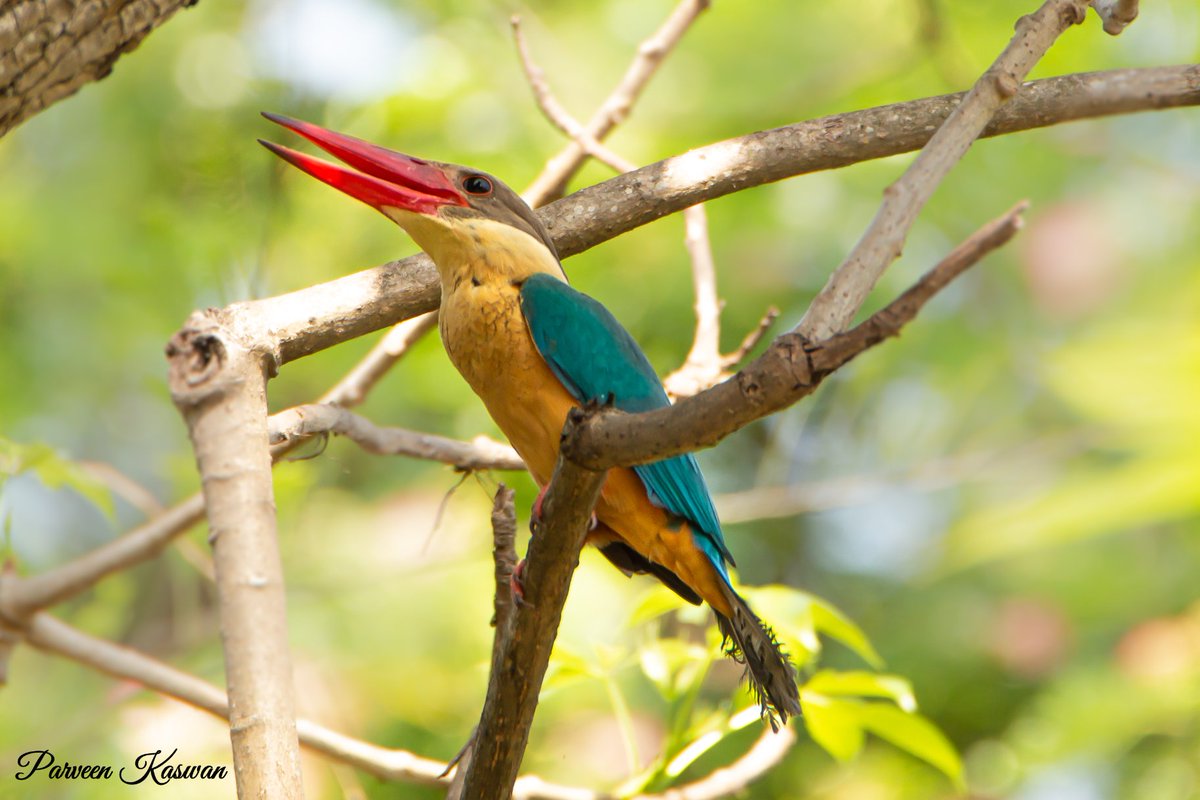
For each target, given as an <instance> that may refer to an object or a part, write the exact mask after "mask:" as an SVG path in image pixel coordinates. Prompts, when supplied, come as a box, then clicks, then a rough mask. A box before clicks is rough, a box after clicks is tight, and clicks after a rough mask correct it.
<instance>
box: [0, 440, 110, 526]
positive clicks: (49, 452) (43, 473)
mask: <svg viewBox="0 0 1200 800" xmlns="http://www.w3.org/2000/svg"><path fill="white" fill-rule="evenodd" d="M23 472H32V473H33V474H34V475H36V476H37V478H38V480H40V481H41V482H42V483H43V484H44V485H45V486H46V488H48V489H61V488H63V487H66V488H68V489H72V490H74V491H75V492H76V493H78V494H79V495H80V496H81V497H83V498H84V499H85V500H87V501H88V502H89V503H91V504H92V505H94V506H96V508H98V509H100V510H101V511H102V512H103V513H104V514H105V516H107V517H109V518H110V519H111V518H113V517H114V516H115V515H116V509H115V508H114V506H113V499H112V493H111V492H110V491H109V490H108V487H107V486H105V485H104V483H103V482H101V481H100V480H99V479H97V478H96V477H95V476H93V475H92V474H91V473H90V472H88V471H87V470H86V469H85V468H84V467H82V466H80V465H79V464H77V463H75V462H74V461H71V460H70V459H67V458H64V457H63V456H61V455H59V453H58V452H57V451H56V450H54V448H52V447H50V446H49V445H47V444H41V443H37V442H35V443H33V444H21V443H19V442H14V441H12V440H10V439H5V438H3V437H0V473H2V474H6V475H19V474H21V473H23Z"/></svg>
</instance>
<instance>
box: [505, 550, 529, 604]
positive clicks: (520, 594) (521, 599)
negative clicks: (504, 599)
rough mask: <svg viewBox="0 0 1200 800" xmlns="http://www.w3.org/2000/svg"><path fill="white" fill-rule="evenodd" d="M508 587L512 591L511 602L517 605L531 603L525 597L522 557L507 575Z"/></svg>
mask: <svg viewBox="0 0 1200 800" xmlns="http://www.w3.org/2000/svg"><path fill="white" fill-rule="evenodd" d="M508 588H509V589H510V590H511V591H512V596H513V602H514V603H516V605H517V606H532V605H533V604H532V603H530V602H529V601H528V600H526V599H525V559H523V558H522V559H521V560H520V561H518V562H517V565H516V566H515V567H513V571H512V574H511V575H509V576H508Z"/></svg>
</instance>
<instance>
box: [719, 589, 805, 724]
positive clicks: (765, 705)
mask: <svg viewBox="0 0 1200 800" xmlns="http://www.w3.org/2000/svg"><path fill="white" fill-rule="evenodd" d="M724 594H725V599H726V600H728V601H729V605H730V606H732V608H733V615H732V616H730V617H727V616H725V615H724V614H722V613H720V612H714V613H715V614H716V617H717V626H718V627H719V628H720V630H721V634H722V635H723V636H724V637H725V641H726V642H727V643H728V650H727V653H728V654H729V655H730V656H732V657H733V659H734V660H735V661H737V662H738V663H740V664H745V665H746V676H747V677H748V678H749V680H750V686H751V687H752V688H753V689H754V694H755V696H756V697H757V698H758V702H759V704H760V705H761V706H762V713H763V716H764V717H765V718H766V719H767V721H769V722H770V723H771V729H772V730H776V731H777V730H779V727H778V726H779V724H780V723H782V724H784V725H786V724H787V721H788V717H789V716H797V717H798V716H800V692H799V690H798V689H797V688H796V671H795V668H794V667H793V666H792V663H791V661H789V660H788V657H787V654H786V653H784V652H783V648H781V647H780V646H779V642H778V641H777V640H776V639H775V634H774V633H773V632H772V631H771V629H770V628H769V627H767V626H766V625H765V624H764V623H763V621H762V620H760V619H759V618H758V616H757V615H755V613H754V612H753V611H751V610H750V606H749V605H747V604H746V601H745V600H743V599H742V598H741V597H740V596H739V595H738V593H737V592H735V591H734V590H733V589H732V587H728V586H727V587H725V589H724ZM776 716H778V721H777V720H776Z"/></svg>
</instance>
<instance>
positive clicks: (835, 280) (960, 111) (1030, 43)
mask: <svg viewBox="0 0 1200 800" xmlns="http://www.w3.org/2000/svg"><path fill="white" fill-rule="evenodd" d="M1089 4H1090V0H1046V2H1045V3H1044V4H1043V5H1042V6H1041V8H1039V9H1038V10H1037V11H1035V12H1034V13H1032V14H1030V15H1028V16H1025V17H1022V18H1021V19H1019V20H1018V21H1017V25H1016V34H1015V35H1014V36H1013V38H1012V40H1011V41H1010V42H1009V43H1008V46H1007V47H1005V48H1004V50H1003V52H1001V53H1000V56H999V57H998V58H997V59H996V60H995V62H993V63H992V66H991V67H989V68H988V70H987V72H985V73H984V74H983V76H982V77H981V78H980V79H979V80H978V81H977V82H976V83H975V86H974V87H972V88H971V91H969V92H967V95H966V97H964V98H963V100H962V103H961V104H960V105H959V106H958V108H956V109H955V110H954V112H953V113H951V114H950V116H949V117H948V118H947V119H946V122H945V123H944V124H942V126H941V127H940V128H938V130H937V132H936V133H934V135H933V137H932V138H931V139H930V140H929V142H928V144H926V145H925V147H924V148H922V150H921V152H920V154H919V155H918V156H917V157H916V159H915V160H914V161H913V163H912V164H911V165H909V167H908V169H907V170H905V172H904V174H903V175H902V176H900V179H899V180H897V181H896V182H895V183H893V184H892V185H891V186H889V187H888V188H887V189H886V190H884V193H883V203H882V205H880V207H879V211H878V212H877V213H876V215H875V218H874V219H873V220H872V221H871V224H870V226H869V227H868V228H867V230H866V232H865V233H864V234H863V236H862V238H861V239H860V240H859V241H858V244H856V245H855V246H854V249H853V250H851V251H850V255H848V256H846V260H845V261H843V262H842V264H841V266H839V267H838V268H837V270H835V271H834V273H833V274H832V275H830V276H829V281H828V282H827V283H826V284H825V287H824V288H823V289H821V291H820V292H819V293H818V294H817V296H816V297H815V298H813V301H812V304H811V305H810V306H809V307H808V311H807V312H806V313H805V315H804V318H803V319H801V320H800V324H799V325H797V326H796V328H795V330H796V331H797V332H798V333H801V334H803V335H804V336H805V337H806V338H808V339H809V340H811V341H819V340H821V339H825V338H828V337H829V336H831V335H833V334H835V333H839V332H841V331H843V330H845V329H846V328H847V326H849V324H850V322H851V321H852V320H853V318H854V315H855V314H856V313H857V312H858V309H859V308H860V307H861V306H862V304H863V301H865V300H866V298H867V295H868V294H869V293H870V291H871V288H872V287H873V286H874V285H875V281H877V280H878V279H879V276H880V275H882V274H883V271H884V270H885V269H887V267H888V266H889V265H890V264H891V263H892V262H893V261H895V260H896V259H897V258H899V257H900V251H901V250H902V249H903V247H904V241H905V239H906V238H907V237H908V231H909V230H910V229H911V228H912V226H913V223H914V222H916V219H917V215H918V214H920V212H921V209H922V208H924V207H925V203H926V202H927V201H928V200H929V198H930V197H931V196H932V195H933V192H934V190H935V189H936V188H937V187H938V184H940V183H941V182H942V179H943V178H945V177H946V175H947V174H948V173H949V172H950V170H951V169H952V168H953V167H954V165H955V164H957V163H958V162H959V160H960V159H961V158H962V157H963V155H964V154H965V153H966V152H967V149H968V148H969V147H970V146H971V143H972V142H974V141H975V140H976V139H978V138H979V135H980V134H981V133H983V131H984V128H986V127H987V124H988V123H989V122H990V121H991V119H992V117H993V116H995V114H996V112H997V111H998V110H999V109H1000V107H1001V106H1002V105H1004V104H1005V102H1007V101H1008V100H1010V99H1011V98H1012V97H1013V96H1014V95H1015V94H1016V93H1017V90H1018V89H1020V88H1021V81H1022V80H1023V79H1024V78H1025V76H1026V75H1027V74H1029V70H1031V69H1033V66H1034V65H1035V64H1036V63H1037V62H1038V60H1039V59H1041V57H1042V56H1043V55H1044V54H1045V52H1046V51H1047V50H1048V49H1049V48H1050V46H1051V45H1053V44H1054V42H1055V40H1057V39H1058V37H1059V36H1060V35H1061V34H1062V33H1063V32H1064V31H1066V30H1067V28H1069V27H1071V26H1072V25H1075V24H1078V23H1080V22H1082V21H1083V19H1084V15H1085V14H1086V13H1087V7H1088V5H1089Z"/></svg>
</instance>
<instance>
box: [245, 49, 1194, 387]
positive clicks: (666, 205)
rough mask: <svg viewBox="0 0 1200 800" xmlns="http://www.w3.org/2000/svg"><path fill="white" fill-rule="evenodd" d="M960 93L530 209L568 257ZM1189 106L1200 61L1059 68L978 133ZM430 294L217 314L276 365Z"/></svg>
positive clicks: (894, 135)
mask: <svg viewBox="0 0 1200 800" xmlns="http://www.w3.org/2000/svg"><path fill="white" fill-rule="evenodd" d="M961 99H962V95H961V94H955V95H943V96H941V97H931V98H925V99H923V100H913V101H909V102H906V103H896V104H894V105H889V106H881V107H878V108H873V109H867V110H864V111H854V112H849V113H846V114H837V115H834V116H830V117H822V118H819V119H815V120H810V121H808V122H801V123H797V124H795V125H789V126H787V127H784V128H776V129H774V130H770V131H761V132H758V133H752V134H748V135H746V136H741V137H738V138H735V139H729V140H726V141H724V142H718V143H716V144H711V145H706V146H704V147H701V148H697V149H696V150H693V151H691V152H689V153H685V154H683V155H680V156H675V157H672V158H669V159H666V160H665V161H660V162H658V163H655V164H650V165H648V166H645V167H641V168H640V169H637V170H634V171H633V172H630V173H626V174H624V175H619V176H617V177H615V178H612V179H610V180H607V181H604V182H603V183H599V184H596V185H595V186H589V187H587V188H585V189H582V190H580V191H578V192H576V193H574V194H573V195H571V196H570V197H566V198H564V199H562V200H559V201H557V202H555V203H552V204H551V205H549V206H547V207H546V208H544V209H542V210H541V211H540V215H541V217H542V220H543V221H544V222H545V223H546V224H547V226H548V228H549V229H550V232H551V234H552V235H553V236H554V241H555V245H556V247H557V248H558V252H559V255H560V256H562V257H564V258H566V257H567V256H571V255H574V254H575V253H579V252H581V251H583V250H586V249H588V248H590V247H594V246H595V245H597V244H599V243H601V242H603V241H607V240H608V239H611V238H613V237H615V236H618V235H620V234H622V233H625V232H626V231H629V230H632V229H633V228H636V227H638V226H640V225H645V224H647V223H649V222H652V221H654V220H656V219H659V218H661V217H663V216H666V215H668V214H672V213H675V212H677V211H681V210H683V209H684V208H687V207H688V206H692V205H695V204H696V203H699V202H703V201H705V200H710V199H712V198H715V197H722V196H724V195H726V194H730V193H733V192H738V191H742V190H744V189H748V188H750V187H753V186H760V185H762V184H765V183H770V182H772V181H778V180H781V179H783V178H787V177H791V176H793V175H799V174H803V173H807V172H814V171H818V170H825V169H835V168H838V167H844V166H847V165H849V164H855V163H858V162H861V161H868V160H871V159H875V158H882V157H884V156H890V155H895V154H896V153H905V152H909V151H911V150H915V149H917V148H919V147H921V146H923V145H924V144H925V143H926V142H928V141H929V138H930V136H931V134H932V132H933V130H934V129H936V127H937V126H938V125H940V124H941V123H942V122H943V121H944V120H945V119H946V117H948V116H949V115H950V113H951V111H953V109H954V108H955V107H956V105H957V104H958V103H959V102H960V101H961ZM1198 104H1200V65H1185V66H1178V67H1156V68H1152V69H1132V70H1113V71H1109V72H1096V73H1087V74H1079V75H1067V76H1062V77H1058V78H1047V79H1045V80H1040V81H1033V82H1031V83H1028V84H1026V85H1025V86H1024V87H1022V88H1021V90H1020V91H1019V92H1018V93H1017V96H1016V97H1015V98H1013V100H1012V101H1011V102H1010V103H1008V104H1007V105H1006V106H1005V107H1003V108H1002V109H1001V110H1000V112H999V113H998V114H997V115H996V118H995V119H994V120H993V121H992V123H991V124H990V125H989V126H988V127H987V128H986V129H985V130H984V134H983V135H984V136H996V135H1000V134H1005V133H1013V132H1016V131H1019V130H1028V129H1031V128H1039V127H1045V126H1048V125H1055V124H1059V123H1062V122H1068V121H1072V120H1077V119H1084V118H1089V117H1100V116H1106V115H1111V114H1122V113H1131V112H1134V111H1145V110H1150V109H1161V108H1175V107H1179V106H1189V105H1198ZM439 296H440V282H439V279H438V277H437V271H436V270H435V269H434V267H433V264H432V262H430V261H429V259H428V257H427V256H424V255H419V256H412V257H410V258H406V259H403V260H401V261H393V262H390V263H388V264H385V265H383V266H380V267H375V268H373V269H368V270H364V271H362V272H358V273H355V274H352V275H348V276H345V277H342V278H338V279H336V280H333V281H328V282H326V283H322V284H318V285H316V286H311V287H308V288H305V289H300V290H298V291H295V292H291V293H290V294H285V295H279V296H276V297H272V298H266V299H263V300H255V301H248V302H244V303H235V304H233V305H231V306H228V307H227V308H226V309H225V311H226V313H231V314H237V315H238V316H239V317H242V318H243V319H245V320H247V321H251V320H258V323H257V324H256V326H255V327H256V328H257V329H258V330H259V331H261V336H262V341H264V342H267V343H269V346H270V349H271V350H272V352H273V355H274V357H275V359H276V362H277V363H279V364H284V363H287V362H289V361H293V360H295V359H297V358H302V357H304V356H306V355H310V354H312V353H314V352H317V351H319V350H323V349H325V348H327V347H332V346H333V345H335V344H338V343H340V342H344V341H347V340H349V339H353V338H355V337H357V336H362V335H363V334H366V333H370V332H371V331H374V330H378V329H379V328H382V327H385V326H388V325H393V324H395V323H397V322H399V321H401V320H405V319H408V318H410V317H413V316H416V315H417V314H421V313H425V312H427V311H432V310H434V309H436V308H437V305H438V298H439ZM247 324H249V323H247Z"/></svg>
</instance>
